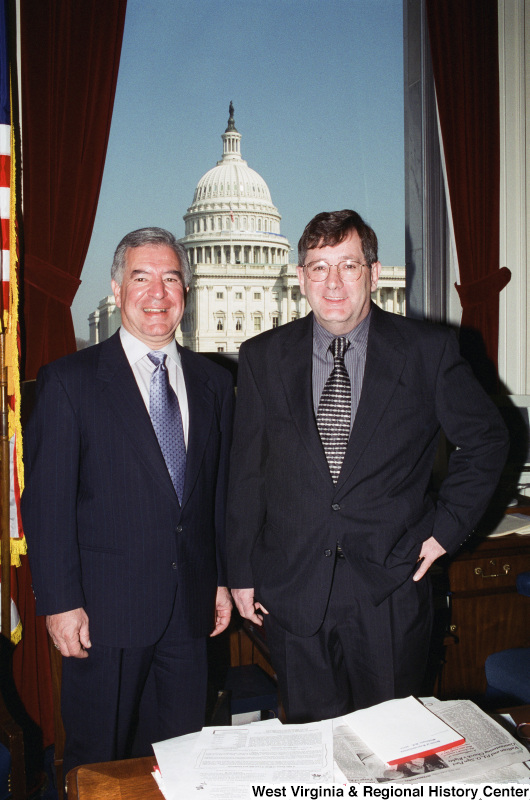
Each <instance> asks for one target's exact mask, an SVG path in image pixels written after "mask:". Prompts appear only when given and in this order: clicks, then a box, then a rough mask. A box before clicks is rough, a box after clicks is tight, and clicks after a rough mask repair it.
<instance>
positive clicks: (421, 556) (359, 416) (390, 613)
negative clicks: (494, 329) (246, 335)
mask: <svg viewBox="0 0 530 800" xmlns="http://www.w3.org/2000/svg"><path fill="white" fill-rule="evenodd" d="M299 264H300V266H299V267H298V277H299V281H300V288H301V291H302V294H304V295H305V296H306V297H307V300H308V302H309V304H310V305H311V307H312V313H311V314H309V315H308V316H307V317H305V318H303V319H299V320H296V321H294V322H291V323H289V324H287V325H284V326H281V327H280V328H276V329H275V330H272V331H267V332H265V333H263V334H261V335H259V336H257V337H255V338H254V339H251V340H250V341H248V342H246V343H244V344H243V345H242V346H241V349H240V354H239V373H238V399H237V404H236V417H235V429H234V443H233V449H232V455H231V473H230V475H231V477H230V484H229V500H228V517H227V531H228V537H229V538H228V564H229V583H230V586H231V587H232V594H233V596H234V599H235V602H236V605H237V607H238V609H239V611H240V613H241V614H242V616H243V617H246V618H247V619H249V620H251V621H252V622H254V623H255V624H257V625H260V624H261V623H262V619H264V622H265V632H266V635H267V641H268V643H269V645H270V650H271V657H272V663H273V666H274V668H275V670H276V672H277V674H278V680H279V687H280V694H281V696H282V699H283V704H284V708H285V711H286V715H287V719H288V720H289V721H292V722H303V721H309V720H313V719H314V720H318V719H322V718H329V717H334V716H338V715H340V714H344V713H346V712H349V711H351V710H352V709H354V708H363V707H366V706H370V705H373V704H375V703H378V702H382V701H385V700H389V699H392V698H395V697H403V696H408V695H409V694H415V693H417V692H418V691H419V689H420V686H421V681H422V678H423V676H424V670H425V665H426V658H427V652H428V646H429V637H430V632H431V618H432V605H431V594H430V586H429V578H428V577H427V575H426V573H427V572H428V569H429V567H430V566H431V564H432V563H433V562H434V561H435V560H436V559H437V558H439V557H440V556H441V555H442V554H444V553H446V552H447V553H454V552H455V550H456V549H457V548H458V547H459V545H460V544H461V543H462V542H463V541H464V539H466V538H467V537H468V536H469V535H470V534H471V532H472V530H473V528H474V526H475V525H476V524H477V522H478V521H479V520H480V518H481V516H482V514H483V513H484V511H485V508H486V505H487V503H488V501H489V499H490V497H491V495H492V493H493V491H494V489H495V486H496V483H497V481H498V477H499V474H500V471H501V469H502V466H503V464H504V461H505V458H506V454H507V435H506V431H505V428H504V425H503V423H502V421H501V419H500V417H499V415H498V413H497V411H496V409H495V407H494V406H493V404H492V403H491V402H490V400H489V399H488V397H487V396H486V395H485V394H484V392H483V391H482V389H481V387H480V386H479V385H478V383H477V382H476V380H475V379H474V377H473V375H472V372H471V370H470V368H469V366H468V364H467V363H466V362H465V361H464V360H463V359H462V358H461V357H460V354H459V351H458V346H457V341H456V338H455V336H454V334H453V333H452V332H451V331H449V330H446V329H443V328H440V327H437V326H434V325H430V324H427V323H423V322H419V321H413V320H410V319H406V318H404V317H400V316H397V315H394V314H389V313H387V312H384V311H382V310H381V309H379V308H378V307H377V306H374V305H373V304H372V303H371V300H370V293H371V292H372V291H374V290H375V288H376V287H377V282H378V278H379V275H380V271H381V265H380V263H379V261H378V259H377V238H376V236H375V233H374V232H373V230H372V229H371V228H369V227H368V226H367V225H366V224H365V223H364V222H363V220H362V219H361V217H360V216H359V215H358V214H356V213H355V212H354V211H349V210H345V211H339V212H332V213H322V214H319V215H317V216H316V217H315V218H314V219H313V220H312V221H311V222H310V223H309V224H308V226H307V227H306V229H305V231H304V234H303V236H302V238H301V240H300V243H299ZM330 349H331V350H330ZM332 352H333V354H332ZM337 381H338V382H339V383H338V384H337ZM337 385H338V388H337ZM441 429H443V431H444V432H445V434H446V436H447V438H448V439H449V441H450V442H451V443H452V444H453V445H454V446H455V447H454V450H453V452H452V454H451V457H450V459H449V465H448V474H447V477H446V479H445V481H444V482H443V484H442V486H441V489H440V491H439V493H438V496H437V498H436V499H434V498H433V497H432V496H431V494H430V493H429V481H430V476H431V470H432V466H433V461H434V457H435V452H436V448H437V442H438V438H439V433H440V430H441ZM263 615H265V616H264V617H263Z"/></svg>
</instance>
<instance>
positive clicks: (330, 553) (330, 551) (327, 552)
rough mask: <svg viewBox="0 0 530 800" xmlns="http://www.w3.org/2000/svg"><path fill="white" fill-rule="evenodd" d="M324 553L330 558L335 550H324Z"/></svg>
mask: <svg viewBox="0 0 530 800" xmlns="http://www.w3.org/2000/svg"><path fill="white" fill-rule="evenodd" d="M324 555H325V556H326V558H329V557H330V556H332V555H333V551H332V550H324Z"/></svg>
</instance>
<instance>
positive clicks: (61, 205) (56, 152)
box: [13, 0, 127, 746]
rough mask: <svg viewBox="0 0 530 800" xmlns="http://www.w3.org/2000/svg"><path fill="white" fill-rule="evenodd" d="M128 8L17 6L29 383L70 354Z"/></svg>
mask: <svg viewBox="0 0 530 800" xmlns="http://www.w3.org/2000/svg"><path fill="white" fill-rule="evenodd" d="M126 2H127V0H23V2H22V3H21V4H20V27H21V53H22V55H21V66H20V72H21V77H22V156H23V192H24V198H23V202H24V222H23V236H22V240H21V243H22V261H21V263H22V270H23V273H22V274H23V276H24V286H23V287H22V303H23V311H24V321H25V331H24V332H25V337H24V339H25V353H26V355H25V364H23V374H24V376H25V378H26V379H31V378H34V377H35V376H36V374H37V372H38V370H39V368H40V367H41V366H42V365H43V364H45V363H47V362H49V361H52V360H53V359H55V358H59V357H60V356H63V355H65V354H67V353H69V352H72V351H74V350H75V349H76V346H75V336H74V328H73V323H72V315H71V312H70V306H71V304H72V300H73V298H74V296H75V293H76V291H77V288H78V286H79V283H80V280H79V276H80V274H81V270H82V268H83V263H84V260H85V256H86V252H87V249H88V245H89V242H90V236H91V233H92V227H93V224H94V218H95V215H96V208H97V202H98V195H99V190H100V186H101V179H102V176H103V167H104V163H105V154H106V150H107V142H108V137H109V131H110V123H111V118H112V109H113V104H114V94H115V90H116V81H117V77H118V67H119V62H120V53H121V43H122V36H123V26H124V22H125V10H126ZM24 367H25V368H24ZM58 558H60V553H58ZM22 561H23V564H22V566H21V567H20V568H19V569H18V570H16V571H14V573H15V574H14V576H13V589H14V594H15V595H16V598H15V599H16V602H17V605H18V608H19V611H20V614H21V618H22V621H23V625H24V635H23V639H22V641H21V643H20V644H19V645H17V647H16V648H15V651H14V655H13V673H14V678H15V682H16V684H17V689H18V691H19V694H20V697H21V699H22V701H23V703H24V706H25V708H26V710H27V712H28V713H29V715H30V717H31V718H32V719H33V720H34V722H36V723H37V724H38V725H39V726H40V728H41V730H42V733H43V739H44V745H45V746H46V745H48V744H50V743H51V742H52V741H53V713H52V696H51V683H50V671H49V663H48V647H47V639H46V629H45V625H44V618H42V617H36V616H35V603H34V600H33V595H32V592H31V575H30V573H29V568H28V564H27V558H26V557H24V556H23V557H22Z"/></svg>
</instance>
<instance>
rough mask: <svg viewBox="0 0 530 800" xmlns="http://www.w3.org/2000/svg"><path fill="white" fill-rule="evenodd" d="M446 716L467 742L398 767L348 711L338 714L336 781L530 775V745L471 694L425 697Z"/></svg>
mask: <svg viewBox="0 0 530 800" xmlns="http://www.w3.org/2000/svg"><path fill="white" fill-rule="evenodd" d="M423 703H424V705H425V706H426V707H427V708H429V709H430V710H431V711H432V712H433V713H434V714H436V715H437V716H438V717H439V718H440V719H442V720H443V721H444V722H446V723H447V724H448V725H450V726H451V727H452V728H454V729H455V730H457V731H459V732H460V733H461V734H462V736H464V737H465V739H466V742H465V744H463V745H460V746H458V747H454V748H452V749H451V750H445V751H444V752H442V753H437V754H435V755H430V756H426V757H424V758H417V759H412V760H411V761H407V762H406V763H405V764H399V765H398V766H397V767H392V768H391V767H389V766H388V765H387V764H385V763H384V762H382V761H380V760H379V759H378V758H377V757H376V756H375V755H374V754H373V753H372V752H371V751H370V750H368V748H367V746H366V745H365V743H364V742H363V740H362V739H360V738H359V737H358V736H356V735H355V734H354V733H353V731H352V730H351V728H349V727H348V724H347V720H348V717H347V716H346V717H339V718H337V719H334V720H333V756H334V759H335V767H336V769H335V776H334V780H335V782H342V781H343V780H346V781H348V782H363V783H385V782H387V781H406V782H409V783H414V782H418V781H421V782H423V783H425V782H431V783H442V782H446V781H451V782H458V781H465V782H466V783H474V782H476V783H484V782H488V783H490V782H491V783H504V782H506V781H511V782H516V781H519V780H524V781H525V782H528V781H530V769H529V768H528V767H527V766H526V765H525V763H524V762H525V761H527V760H528V758H529V753H528V750H527V749H526V748H525V747H524V746H523V745H522V744H520V742H518V741H517V740H516V739H515V738H514V737H513V736H512V735H511V734H510V733H508V732H507V731H506V730H504V728H503V727H501V725H499V724H498V723H497V722H495V721H494V720H493V719H491V717H489V716H488V715H487V714H485V713H484V712H483V711H481V710H480V709H479V708H478V706H476V705H475V704H474V703H472V702H471V701H470V700H449V701H443V702H442V701H440V700H436V699H435V698H429V699H425V700H423Z"/></svg>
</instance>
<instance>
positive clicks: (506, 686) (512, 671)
mask: <svg viewBox="0 0 530 800" xmlns="http://www.w3.org/2000/svg"><path fill="white" fill-rule="evenodd" d="M516 587H517V591H518V592H519V594H522V595H526V597H530V572H521V573H520V574H519V575H518V576H517V580H516ZM528 617H529V625H528V629H529V630H528V636H529V639H530V608H529V609H528ZM485 668H486V680H487V682H488V688H487V691H486V698H487V700H488V701H490V702H493V703H494V704H495V705H497V706H501V705H502V706H509V705H522V704H525V703H530V647H515V648H512V649H510V650H501V651H500V652H499V653H493V654H492V655H490V656H488V657H487V659H486V665H485Z"/></svg>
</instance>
